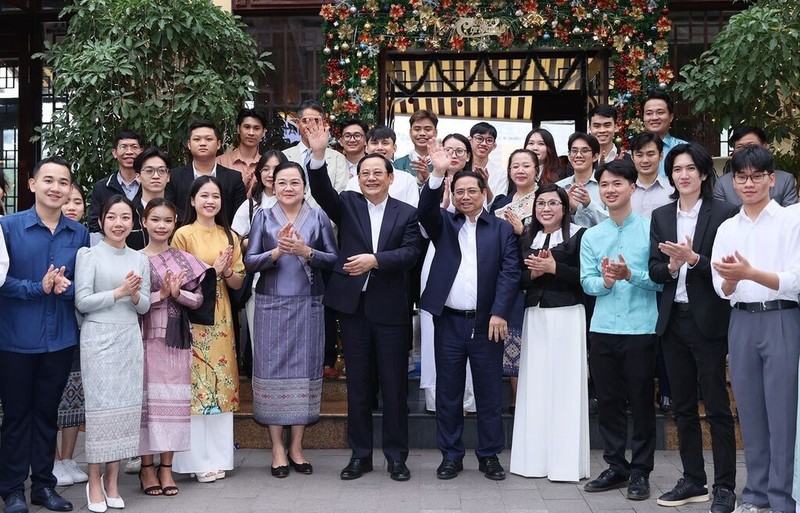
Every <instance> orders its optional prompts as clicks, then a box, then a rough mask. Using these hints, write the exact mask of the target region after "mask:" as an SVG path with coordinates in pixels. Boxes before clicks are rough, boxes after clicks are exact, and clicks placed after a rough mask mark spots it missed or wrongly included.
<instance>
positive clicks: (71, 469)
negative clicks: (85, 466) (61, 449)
mask: <svg viewBox="0 0 800 513" xmlns="http://www.w3.org/2000/svg"><path fill="white" fill-rule="evenodd" d="M61 463H62V465H63V466H64V468H65V469H66V471H67V473H68V474H69V475H70V477H71V478H72V482H73V483H85V482H86V481H88V480H89V476H88V475H87V474H86V472H84V471H83V470H81V469H80V468H79V467H78V462H77V461H75V460H61Z"/></svg>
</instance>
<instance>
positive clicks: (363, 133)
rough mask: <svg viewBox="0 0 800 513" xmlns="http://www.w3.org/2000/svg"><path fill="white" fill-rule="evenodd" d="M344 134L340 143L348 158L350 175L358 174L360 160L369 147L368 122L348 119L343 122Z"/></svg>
mask: <svg viewBox="0 0 800 513" xmlns="http://www.w3.org/2000/svg"><path fill="white" fill-rule="evenodd" d="M341 126H342V135H341V136H340V137H339V144H340V145H341V147H342V153H343V154H344V158H345V159H347V171H348V173H349V177H350V178H353V177H354V176H356V175H357V174H358V161H359V160H361V159H362V157H364V154H365V150H366V149H367V130H368V129H369V127H367V124H366V123H364V122H363V121H361V120H360V119H348V120H346V121H345V122H344V123H342V125H341Z"/></svg>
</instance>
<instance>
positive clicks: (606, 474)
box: [583, 468, 628, 492]
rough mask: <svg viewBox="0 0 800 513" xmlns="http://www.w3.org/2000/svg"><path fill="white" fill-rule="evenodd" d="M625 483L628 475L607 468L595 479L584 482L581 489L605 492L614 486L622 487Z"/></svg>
mask: <svg viewBox="0 0 800 513" xmlns="http://www.w3.org/2000/svg"><path fill="white" fill-rule="evenodd" d="M626 484H628V476H626V475H625V474H620V473H619V472H617V471H615V470H611V469H610V468H607V469H605V470H604V471H603V472H601V473H600V475H599V476H598V477H597V479H593V480H591V481H589V482H588V483H586V484H585V485H584V487H583V489H584V491H587V492H605V491H606V490H613V489H614V488H622V487H623V486H625V485H626Z"/></svg>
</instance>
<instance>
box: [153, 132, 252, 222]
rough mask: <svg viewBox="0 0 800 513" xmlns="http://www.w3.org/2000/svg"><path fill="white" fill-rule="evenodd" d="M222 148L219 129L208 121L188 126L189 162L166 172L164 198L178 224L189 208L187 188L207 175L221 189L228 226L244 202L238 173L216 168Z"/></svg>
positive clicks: (225, 168)
mask: <svg viewBox="0 0 800 513" xmlns="http://www.w3.org/2000/svg"><path fill="white" fill-rule="evenodd" d="M221 145H222V142H221V138H220V133H219V129H218V128H217V126H216V125H215V124H214V123H212V122H211V121H206V120H202V119H201V120H197V121H195V122H193V123H192V124H191V125H189V141H188V142H187V146H188V147H189V151H190V152H191V154H192V161H191V162H190V163H188V164H186V165H185V166H181V167H176V168H175V169H173V170H171V171H170V172H169V182H167V188H166V189H165V190H164V197H165V198H167V199H168V200H170V201H171V202H173V203H175V206H176V207H177V208H178V222H179V223H182V222H183V219H184V216H185V215H186V208H187V206H188V205H189V188H190V187H191V186H192V182H193V181H194V179H195V178H197V177H199V176H203V175H211V176H213V177H215V178H216V179H217V180H219V183H220V184H221V185H222V208H223V211H224V214H225V219H227V220H228V224H229V225H230V224H231V223H232V222H233V215H234V214H235V213H236V209H237V208H239V205H241V204H242V203H244V200H245V199H246V198H247V196H246V194H245V190H244V182H243V181H242V175H241V173H239V172H238V171H234V170H233V169H228V168H227V167H223V166H220V165H219V164H217V152H218V151H219V149H220V146H221Z"/></svg>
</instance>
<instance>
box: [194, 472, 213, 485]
mask: <svg viewBox="0 0 800 513" xmlns="http://www.w3.org/2000/svg"><path fill="white" fill-rule="evenodd" d="M194 478H195V479H197V482H198V483H213V482H214V481H216V480H217V471H216V470H209V471H208V472H203V473H202V474H194Z"/></svg>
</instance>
